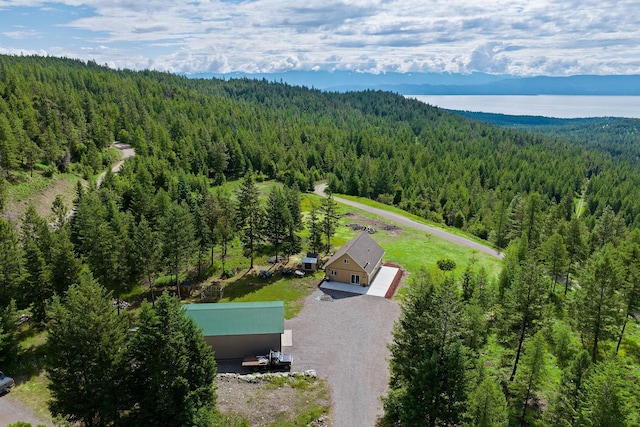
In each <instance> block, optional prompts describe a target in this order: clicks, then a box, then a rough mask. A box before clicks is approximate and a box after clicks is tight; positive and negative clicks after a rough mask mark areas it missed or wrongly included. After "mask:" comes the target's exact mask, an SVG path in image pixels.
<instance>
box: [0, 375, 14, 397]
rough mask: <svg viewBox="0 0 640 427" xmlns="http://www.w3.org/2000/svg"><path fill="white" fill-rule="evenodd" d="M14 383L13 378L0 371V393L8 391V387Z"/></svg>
mask: <svg viewBox="0 0 640 427" xmlns="http://www.w3.org/2000/svg"><path fill="white" fill-rule="evenodd" d="M14 385H15V381H13V378H11V377H8V376H6V375H5V374H4V373H3V372H1V371H0V394H4V393H8V392H9V389H10V388H11V387H13V386H14Z"/></svg>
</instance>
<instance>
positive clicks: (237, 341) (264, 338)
mask: <svg viewBox="0 0 640 427" xmlns="http://www.w3.org/2000/svg"><path fill="white" fill-rule="evenodd" d="M204 340H205V341H206V343H207V344H209V345H210V346H211V348H213V351H214V356H215V358H216V360H223V359H242V358H244V357H246V356H257V355H261V354H267V353H269V350H277V351H281V350H282V345H281V334H257V335H226V336H225V335H223V336H206V337H204Z"/></svg>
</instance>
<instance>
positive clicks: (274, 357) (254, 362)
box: [242, 350, 293, 371]
mask: <svg viewBox="0 0 640 427" xmlns="http://www.w3.org/2000/svg"><path fill="white" fill-rule="evenodd" d="M291 363H293V356H292V355H290V354H285V353H281V352H279V351H275V350H270V351H269V354H267V355H264V356H247V357H245V358H244V360H243V361H242V367H244V368H253V370H254V371H257V370H267V369H284V370H287V371H288V370H290V369H291Z"/></svg>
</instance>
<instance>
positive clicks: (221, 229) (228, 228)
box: [214, 189, 235, 276]
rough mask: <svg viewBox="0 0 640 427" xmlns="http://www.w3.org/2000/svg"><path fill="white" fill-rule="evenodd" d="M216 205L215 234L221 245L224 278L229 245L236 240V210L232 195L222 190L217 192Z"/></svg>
mask: <svg viewBox="0 0 640 427" xmlns="http://www.w3.org/2000/svg"><path fill="white" fill-rule="evenodd" d="M216 204H217V208H218V214H217V216H218V220H217V221H216V226H215V230H214V233H215V234H216V236H217V240H218V242H219V244H220V262H221V264H222V276H224V275H225V274H226V273H225V260H226V259H227V252H228V249H229V244H230V243H231V242H232V241H233V239H234V238H235V229H234V224H235V210H234V208H233V203H232V201H231V195H230V194H229V193H228V192H226V191H224V190H222V189H219V190H218V191H217V192H216Z"/></svg>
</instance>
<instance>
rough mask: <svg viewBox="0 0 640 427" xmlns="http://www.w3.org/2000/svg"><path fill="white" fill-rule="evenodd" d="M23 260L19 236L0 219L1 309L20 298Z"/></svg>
mask: <svg viewBox="0 0 640 427" xmlns="http://www.w3.org/2000/svg"><path fill="white" fill-rule="evenodd" d="M21 260H22V251H21V250H20V246H19V239H18V234H17V233H16V231H15V230H14V228H13V227H12V225H11V224H10V223H9V222H7V221H6V220H5V219H4V218H2V217H0V307H5V306H6V305H7V304H9V301H11V300H12V299H14V298H17V297H18V287H19V283H20V264H21Z"/></svg>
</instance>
